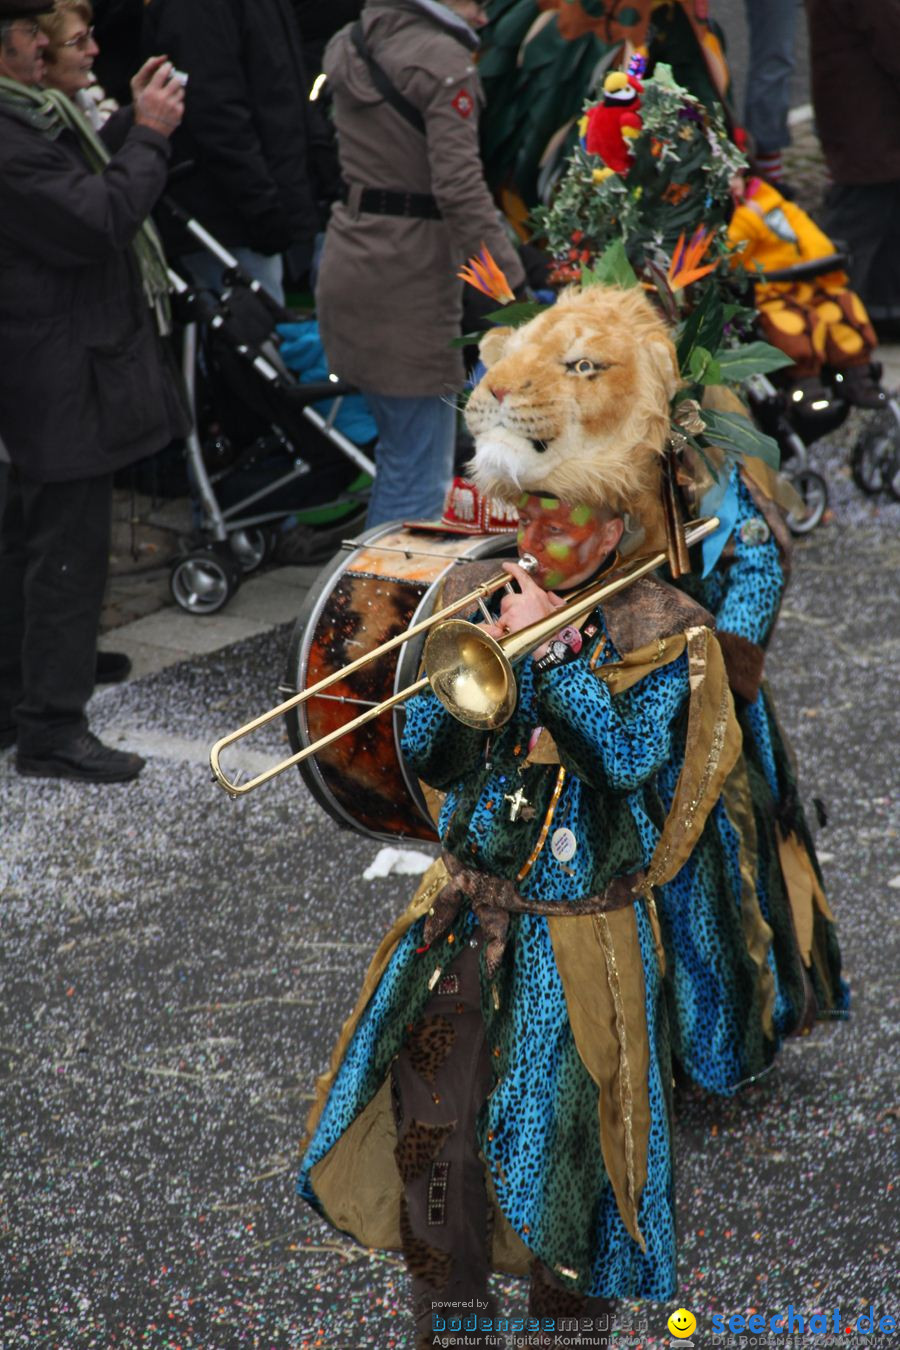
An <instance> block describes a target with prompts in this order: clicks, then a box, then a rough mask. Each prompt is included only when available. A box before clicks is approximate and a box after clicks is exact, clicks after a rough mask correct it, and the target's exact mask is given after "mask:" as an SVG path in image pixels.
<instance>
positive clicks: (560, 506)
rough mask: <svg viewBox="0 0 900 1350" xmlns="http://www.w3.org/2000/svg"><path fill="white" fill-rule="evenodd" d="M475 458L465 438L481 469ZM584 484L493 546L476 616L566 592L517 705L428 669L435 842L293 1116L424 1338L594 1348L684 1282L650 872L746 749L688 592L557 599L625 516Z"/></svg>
mask: <svg viewBox="0 0 900 1350" xmlns="http://www.w3.org/2000/svg"><path fill="white" fill-rule="evenodd" d="M525 331H526V330H524V329H523V330H520V333H525ZM477 392H478V391H477V390H476V394H477ZM473 397H475V395H473ZM481 454H482V446H481V444H480V443H479V441H477V440H476V457H475V477H476V479H477V477H478V469H479V457H480V456H481ZM593 467H594V468H596V465H595V466H593ZM496 473H497V467H496V462H494V463H492V466H491V475H492V476H491V483H492V490H493V489H494V488H495V487H496ZM567 481H568V482H570V483H571V482H572V481H573V480H572V478H571V477H569V478H568V479H567ZM591 481H592V487H591V488H590V489H586V490H585V491H584V493H583V494H581V495H579V497H578V499H576V500H573V499H572V497H571V496H570V498H569V499H568V500H563V499H562V498H560V497H557V496H554V484H553V482H552V481H549V480H548V481H546V482H531V483H530V484H529V490H528V491H527V492H526V493H524V494H523V493H522V491H521V489H520V488H518V487H517V484H516V482H515V481H513V480H512V476H511V478H510V482H509V483H508V484H507V485H506V488H507V491H506V492H505V493H504V495H505V496H507V497H509V498H511V499H512V500H516V499H518V521H519V536H518V537H519V549H520V553H522V554H525V553H528V554H531V555H532V556H533V558H534V559H535V560H536V563H537V567H536V569H535V570H534V571H533V572H532V574H531V575H529V574H528V573H527V572H525V571H524V570H523V569H522V568H521V567H519V566H517V565H516V564H515V563H510V564H508V565H507V566H508V570H509V572H510V575H511V576H513V577H514V578H515V579H516V582H517V584H518V587H519V590H518V592H517V593H516V594H512V595H506V596H504V598H503V600H502V601H501V603H500V606H499V614H497V616H496V620H495V622H494V623H493V624H491V625H490V626H489V628H488V631H489V632H490V633H491V634H492V635H494V636H501V635H503V634H507V633H516V632H518V631H520V630H521V629H522V628H524V627H526V626H527V625H528V624H530V623H531V622H533V621H534V620H535V619H538V618H543V617H544V616H547V615H551V614H553V613H554V612H555V611H557V610H560V611H562V614H561V620H560V627H559V631H558V632H557V633H556V635H555V636H554V637H553V639H552V640H550V641H549V642H544V643H542V644H540V645H539V646H538V647H537V648H536V649H535V650H534V651H533V652H532V654H531V656H530V659H526V660H525V661H524V662H523V663H522V664H521V665H520V666H519V667H518V670H517V674H518V676H519V683H518V699H517V703H516V706H515V710H514V712H513V715H512V717H511V719H510V720H509V721H508V722H507V723H506V724H505V725H504V726H502V727H501V728H500V729H499V730H497V731H495V732H493V733H490V734H489V733H485V732H481V731H475V730H472V729H470V728H468V727H465V726H462V725H461V724H460V723H459V722H457V721H456V719H455V718H454V717H453V716H451V715H450V713H449V712H447V710H446V709H445V708H444V706H443V705H442V703H440V702H439V701H438V699H437V698H436V697H435V695H434V694H433V693H431V692H430V691H428V692H426V693H423V694H421V695H419V696H418V697H417V698H415V699H413V700H411V701H410V703H409V704H408V705H407V716H406V724H405V731H404V735H403V752H404V755H405V756H406V758H407V760H408V763H409V764H410V766H411V767H412V769H413V770H414V771H415V772H416V773H418V774H419V775H420V776H421V777H422V778H423V779H424V780H425V782H426V783H428V784H430V785H431V786H432V787H433V788H435V789H438V790H439V791H440V792H443V793H444V794H445V797H444V801H443V806H442V809H441V812H440V818H439V822H438V829H439V833H440V837H441V841H442V844H443V848H444V853H443V857H442V859H441V860H440V862H439V863H437V864H436V865H435V867H434V868H432V869H431V872H430V873H429V874H428V875H427V876H426V879H425V881H424V882H423V885H422V887H420V890H419V892H418V893H417V896H416V897H415V899H414V901H413V903H412V905H411V906H410V908H409V909H408V911H407V912H406V914H405V915H404V916H403V917H402V918H401V919H400V920H399V921H398V923H397V924H396V925H395V927H394V929H393V930H392V932H391V933H390V934H389V935H388V937H387V938H386V939H385V941H384V942H383V943H382V945H381V947H380V948H379V951H378V954H377V955H376V957H375V959H374V961H373V963H372V965H371V967H370V969H369V972H368V975H367V977H366V981H365V983H364V987H363V991H362V994H361V996H360V1000H359V1003H358V1005H357V1008H356V1010H355V1012H354V1014H353V1015H352V1017H351V1018H350V1019H349V1021H348V1022H347V1024H346V1025H345V1027H344V1031H343V1033H342V1037H341V1041H340V1043H339V1045H338V1047H337V1049H336V1051H335V1054H334V1057H333V1060H332V1068H331V1071H330V1073H329V1074H327V1075H325V1076H324V1077H323V1078H322V1079H321V1080H320V1083H319V1094H318V1100H317V1102H316V1105H315V1107H314V1108H313V1111H312V1113H311V1116H310V1122H309V1125H310V1132H311V1137H310V1139H309V1140H308V1142H307V1147H306V1151H305V1156H304V1159H303V1162H302V1165H301V1172H300V1178H299V1190H300V1193H301V1194H302V1195H303V1196H304V1197H305V1198H306V1199H307V1200H309V1201H310V1203H312V1204H313V1205H314V1206H315V1207H316V1208H317V1210H318V1211H319V1212H320V1213H322V1214H324V1215H325V1216H326V1217H327V1218H328V1219H329V1220H330V1221H331V1222H332V1223H334V1224H335V1225H336V1226H337V1227H338V1228H341V1229H342V1230H344V1231H345V1232H349V1233H350V1234H352V1235H353V1236H354V1237H356V1238H357V1240H358V1241H360V1242H362V1243H364V1244H365V1245H367V1246H376V1247H386V1248H388V1249H394V1250H396V1249H400V1250H402V1251H403V1253H404V1256H405V1258H406V1262H407V1266H408V1269H409V1274H410V1278H411V1285H412V1294H413V1315H414V1319H415V1326H416V1340H415V1345H416V1347H417V1350H419V1348H420V1347H424V1346H432V1345H436V1344H439V1345H451V1344H454V1343H459V1344H466V1345H473V1344H485V1345H492V1344H497V1343H498V1334H499V1336H502V1333H503V1332H504V1331H517V1332H519V1333H525V1334H527V1335H529V1336H533V1340H532V1341H531V1343H533V1344H535V1345H538V1344H540V1345H552V1344H566V1345H571V1344H583V1345H602V1344H605V1343H606V1342H607V1340H608V1338H609V1331H610V1319H611V1317H612V1315H613V1304H614V1302H615V1300H618V1299H623V1298H628V1299H634V1298H646V1299H656V1300H666V1299H669V1298H671V1297H672V1296H673V1295H674V1293H675V1290H676V1276H675V1241H674V1189H673V1178H672V1155H671V1146H670V1137H669V1124H668V1111H667V1092H668V1085H669V1084H670V1083H671V1069H670V1066H669V1062H668V1058H667V1049H666V1044H665V1036H664V1032H662V1029H661V1028H662V1025H663V1022H662V1017H663V1013H662V986H661V972H660V965H659V960H658V957H657V952H658V950H659V934H658V927H657V924H656V919H655V911H654V908H653V902H652V897H651V890H650V886H651V884H652V883H655V882H657V881H659V880H660V879H665V877H666V876H667V875H668V869H669V868H670V867H672V866H675V867H676V868H677V867H678V866H680V865H681V862H682V861H683V858H684V856H685V850H689V848H690V845H691V840H692V838H694V837H696V833H699V830H700V828H702V824H703V821H704V819H705V816H706V813H707V811H708V810H709V808H710V807H711V805H712V804H713V802H714V801H715V799H716V796H717V795H718V792H719V787H720V783H721V776H723V775H724V773H726V772H727V771H728V768H730V765H731V763H733V759H734V756H736V754H737V743H736V742H735V727H734V724H733V711H732V710H731V705H730V699H729V696H728V692H727V685H726V683H725V680H724V671H723V667H722V663H721V659H720V656H719V655H718V649H717V647H716V644H715V639H714V638H713V637H712V635H711V633H710V631H709V628H708V627H707V625H708V623H709V616H708V615H707V614H706V612H705V611H704V610H702V609H701V608H700V607H699V606H698V605H696V604H695V603H694V602H693V601H692V600H690V599H689V598H687V597H686V596H684V595H682V594H681V593H679V592H677V591H676V590H675V589H674V588H673V587H671V586H669V585H667V584H666V583H664V582H662V581H659V580H657V579H655V578H650V577H648V578H645V579H644V580H642V581H638V582H636V583H634V584H633V585H632V586H630V587H629V588H628V589H627V590H624V591H622V592H620V593H619V594H618V595H617V596H615V597H614V598H611V599H609V600H604V603H603V604H602V606H598V607H597V608H596V609H595V610H594V611H593V613H592V614H591V615H590V616H589V618H588V620H587V622H584V621H583V620H582V621H581V625H580V627H579V626H576V625H575V624H574V623H570V622H567V621H566V617H565V612H564V610H563V606H564V603H565V600H566V596H567V593H569V592H571V591H572V590H573V589H574V588H576V587H581V586H583V585H585V584H586V583H588V582H591V581H592V579H597V580H598V584H601V585H602V583H603V577H602V573H603V572H604V570H605V569H607V568H610V567H615V565H616V556H615V553H616V548H617V546H618V545H619V544H620V541H621V540H622V536H623V530H624V528H625V521H624V518H623V515H622V514H621V513H620V512H617V511H613V510H611V509H609V508H608V507H607V506H606V505H605V504H604V502H603V500H602V498H599V497H598V494H597V490H596V483H597V482H598V481H601V482H602V478H599V479H598V476H597V475H595V476H594V477H593V479H592V480H591ZM688 630H690V632H689V633H688ZM689 705H690V710H691V724H692V725H695V723H696V724H698V725H699V724H700V723H701V722H702V723H703V725H704V726H707V727H709V728H710V730H709V731H708V732H707V733H706V734H705V735H704V734H700V735H698V737H697V738H696V741H695V743H694V745H693V749H692V756H691V758H690V762H689V763H688V762H686V766H685V767H686V771H687V776H686V780H685V791H686V793H687V798H685V797H680V798H679V800H677V801H676V803H675V804H674V806H673V809H672V812H671V813H670V816H669V818H668V819H667V820H666V821H665V822H663V821H662V820H661V819H660V815H661V813H660V810H659V805H658V800H657V797H656V794H655V791H654V786H653V780H654V774H655V773H656V771H657V769H658V768H659V766H660V765H661V764H663V763H664V762H666V761H667V759H668V758H669V756H670V754H671V751H672V745H673V742H675V743H677V739H678V737H679V735H683V731H682V730H681V728H682V727H683V722H684V719H685V713H686V710H687V709H688V706H689ZM710 709H712V710H714V715H713V716H712V718H710V717H709V710H710ZM723 710H724V711H723ZM688 799H689V800H688ZM493 1270H502V1271H505V1272H511V1273H513V1274H518V1275H522V1276H527V1277H528V1279H529V1293H528V1313H527V1317H524V1316H523V1317H522V1318H520V1319H519V1320H518V1322H512V1323H511V1322H509V1321H508V1320H506V1319H498V1318H497V1317H496V1315H495V1309H494V1306H493V1303H492V1300H491V1298H490V1295H489V1292H488V1278H489V1275H490V1273H491V1272H492V1271H493ZM573 1333H574V1334H573ZM542 1336H543V1339H541V1337H542ZM467 1337H468V1339H466V1338H467ZM579 1337H580V1339H579ZM520 1343H523V1344H524V1343H526V1342H525V1341H524V1340H523V1341H522V1342H520Z"/></svg>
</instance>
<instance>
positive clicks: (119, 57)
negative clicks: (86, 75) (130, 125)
mask: <svg viewBox="0 0 900 1350" xmlns="http://www.w3.org/2000/svg"><path fill="white" fill-rule="evenodd" d="M143 17H144V0H95V4H94V33H95V36H96V38H97V45H98V46H99V48H100V55H99V56H98V57H97V60H96V62H95V63H94V65H95V70H96V74H97V80H98V81H99V83H100V84H101V85H102V86H103V88H104V89H105V90H106V92H107V94H109V96H110V98H114V99H115V100H116V102H117V103H130V102H131V77H132V75H133V74H134V72H135V71H136V70H137V68H138V65H139V64H140V60H141V23H142V21H143Z"/></svg>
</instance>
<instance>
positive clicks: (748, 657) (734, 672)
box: [716, 629, 766, 703]
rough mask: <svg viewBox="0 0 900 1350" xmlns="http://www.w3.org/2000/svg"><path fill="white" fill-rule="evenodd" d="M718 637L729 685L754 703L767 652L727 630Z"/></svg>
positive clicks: (717, 635) (749, 701) (719, 633)
mask: <svg viewBox="0 0 900 1350" xmlns="http://www.w3.org/2000/svg"><path fill="white" fill-rule="evenodd" d="M716 637H717V638H718V639H719V646H720V647H721V648H722V656H723V657H724V659H725V670H726V671H727V673H728V683H729V684H730V685H731V688H732V689H733V691H734V692H735V693H736V694H740V696H741V698H745V699H746V700H747V702H748V703H752V702H753V700H754V699H755V698H756V695H757V694H758V693H759V686H760V684H761V683H762V677H763V665H764V664H765V659H766V654H765V652H764V651H763V649H762V647H759V646H757V644H756V643H755V642H751V641H750V640H749V639H748V638H745V637H742V636H741V634H740V633H729V632H728V630H727V629H725V630H723V631H721V632H717V633H716Z"/></svg>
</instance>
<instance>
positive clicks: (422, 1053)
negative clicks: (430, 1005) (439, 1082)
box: [406, 1013, 456, 1087]
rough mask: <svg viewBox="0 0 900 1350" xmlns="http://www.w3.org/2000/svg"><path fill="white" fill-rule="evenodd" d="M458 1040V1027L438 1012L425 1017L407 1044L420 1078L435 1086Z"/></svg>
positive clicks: (412, 1062) (407, 1049)
mask: <svg viewBox="0 0 900 1350" xmlns="http://www.w3.org/2000/svg"><path fill="white" fill-rule="evenodd" d="M455 1040H456V1028H455V1027H454V1025H453V1023H452V1022H451V1021H450V1020H449V1019H448V1018H446V1017H441V1015H440V1014H439V1013H438V1014H436V1015H435V1016H433V1017H423V1018H422V1021H421V1022H419V1023H418V1025H417V1026H416V1028H415V1030H414V1031H413V1032H412V1033H411V1035H410V1037H409V1040H408V1041H407V1045H406V1053H407V1054H408V1056H409V1062H410V1064H411V1065H412V1067H413V1069H414V1070H415V1071H416V1073H417V1074H418V1075H419V1077H420V1078H424V1079H425V1082H426V1083H430V1084H431V1086H432V1087H434V1080H435V1077H436V1076H437V1071H438V1069H439V1068H440V1067H441V1065H442V1064H443V1063H444V1061H445V1060H446V1059H447V1057H448V1055H449V1054H450V1051H451V1050H452V1049H453V1042H454V1041H455Z"/></svg>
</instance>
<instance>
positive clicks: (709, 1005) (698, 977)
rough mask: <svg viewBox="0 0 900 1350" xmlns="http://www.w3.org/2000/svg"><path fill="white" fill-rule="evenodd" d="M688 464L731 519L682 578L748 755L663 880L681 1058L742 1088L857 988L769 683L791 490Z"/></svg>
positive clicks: (713, 1083)
mask: <svg viewBox="0 0 900 1350" xmlns="http://www.w3.org/2000/svg"><path fill="white" fill-rule="evenodd" d="M717 397H718V399H719V400H720V401H721V399H722V398H728V396H727V395H726V394H725V392H724V391H718V394H717ZM728 406H729V407H731V408H732V410H735V411H737V410H740V405H739V404H738V403H737V401H736V400H734V399H731V398H729V399H728ZM686 460H687V463H686V464H685V470H686V472H685V477H686V478H687V479H689V480H690V483H689V484H688V485H686V497H687V502H686V505H687V507H688V511H689V513H695V514H696V513H698V512H700V513H703V511H704V509H705V508H703V507H702V506H701V505H700V498H701V497H702V496H706V499H707V501H709V500H710V497H709V496H708V495H707V494H711V495H712V497H713V499H714V500H715V505H716V509H717V511H718V513H719V514H720V515H721V517H722V525H721V527H720V529H719V531H717V533H716V534H715V535H714V536H713V537H712V538H711V539H708V540H706V541H704V543H703V545H702V556H698V557H697V558H696V559H695V560H694V562H695V566H694V567H693V568H692V570H691V571H690V572H689V573H687V574H686V575H685V576H684V577H682V578H680V579H679V581H678V583H677V584H678V585H679V586H680V587H682V589H684V590H685V591H686V592H687V593H688V594H690V595H692V596H693V597H694V598H695V599H697V600H698V601H699V602H700V603H701V604H704V605H705V606H706V607H707V608H708V609H709V610H710V612H711V613H712V614H713V615H714V616H715V621H716V632H717V637H718V640H719V643H720V646H721V648H722V652H723V655H724V658H725V664H726V668H727V671H728V676H729V682H730V685H731V689H732V693H733V695H734V698H735V706H736V711H737V715H738V721H739V722H740V725H741V730H742V733H743V755H742V757H741V761H740V762H739V764H738V765H736V766H735V770H734V771H733V773H732V775H731V777H730V778H729V780H728V783H727V784H726V786H725V789H724V791H723V795H722V798H721V799H720V801H719V802H718V803H717V804H716V807H715V809H714V811H713V812H712V813H711V814H710V818H709V820H708V822H707V827H706V831H705V833H704V838H703V840H702V841H701V843H700V844H699V845H698V847H697V848H695V850H694V852H693V854H692V855H691V858H690V859H689V860H688V861H687V863H686V864H685V866H684V868H683V869H682V871H681V872H680V873H679V874H678V875H677V876H676V877H675V878H673V879H672V880H671V881H670V882H668V883H667V884H666V885H665V886H664V887H662V888H661V892H660V895H659V914H660V921H661V924H662V928H663V940H664V945H665V948H666V952H667V956H668V958H669V960H668V966H667V992H668V995H669V1005H670V1021H671V1027H672V1042H673V1053H674V1056H675V1059H676V1062H677V1063H678V1065H679V1066H680V1067H681V1069H682V1070H683V1071H684V1073H685V1074H686V1075H687V1077H688V1078H689V1079H690V1080H691V1081H693V1082H694V1083H696V1084H698V1085H699V1086H700V1087H702V1088H704V1089H706V1090H708V1091H713V1092H717V1093H724V1094H728V1093H731V1092H734V1091H736V1090H737V1089H738V1088H739V1087H740V1086H742V1085H743V1084H745V1083H747V1082H751V1081H753V1080H754V1079H755V1078H756V1077H757V1076H758V1075H759V1074H760V1073H761V1072H763V1071H764V1070H765V1069H766V1067H768V1066H769V1065H770V1064H771V1062H772V1060H773V1058H774V1055H775V1053H776V1051H777V1049H778V1046H779V1044H780V1041H781V1038H782V1037H784V1036H787V1035H791V1034H798V1033H805V1032H807V1031H808V1030H809V1029H810V1027H811V1025H812V1024H813V1023H814V1021H815V1020H816V1018H817V1017H818V1018H821V1019H826V1018H833V1017H842V1016H846V1015H847V1013H848V1010H849V990H848V987H847V985H846V983H845V981H844V980H843V979H842V977H841V955H840V948H839V944H838V939H837V933H836V929H835V923H834V919H833V916H832V914H831V910H830V907H829V905H828V901H827V898H826V895H825V889H824V882H823V878H822V874H821V870H820V867H819V863H818V860H817V858H816V853H815V847H814V844H813V839H812V834H811V831H810V828H809V825H808V822H807V819H806V816H805V813H804V810H803V806H802V803H801V802H800V799H799V796H798V790H797V779H796V770H795V767H794V759H793V755H792V753H791V750H790V747H789V744H788V742H787V740H786V738H785V736H784V733H783V731H782V729H781V727H780V725H779V723H778V719H777V716H776V714H775V708H774V703H773V700H772V695H771V691H770V689H769V688H768V685H767V684H766V683H765V681H764V679H763V666H764V659H765V649H766V647H767V645H768V643H769V641H770V638H771V635H772V631H773V629H774V626H775V621H776V619H777V615H778V610H779V608H780V605H781V600H782V596H783V594H784V589H785V586H786V585H787V582H788V579H789V575H790V557H791V539H790V533H789V531H788V528H787V526H786V524H785V521H784V515H783V512H782V510H781V508H780V507H779V505H778V502H777V499H778V497H779V496H780V495H781V485H780V484H779V482H778V480H777V477H776V475H775V474H774V473H773V472H772V471H771V470H770V469H769V468H768V467H767V466H766V465H765V464H763V463H762V462H761V461H759V460H754V459H752V458H748V459H747V460H746V461H745V462H744V464H743V465H742V466H739V467H738V466H735V467H732V468H731V470H730V472H729V473H727V475H726V487H725V491H724V494H723V492H722V491H721V490H717V489H716V488H715V487H714V485H713V482H712V479H711V476H710V474H709V471H708V470H707V469H706V468H705V466H703V465H702V464H700V462H699V461H698V460H696V459H695V457H694V456H693V455H691V454H688V455H687V456H686ZM720 467H721V466H720ZM698 552H699V550H698ZM677 773H678V765H677V762H676V763H673V764H671V765H669V766H667V767H666V769H664V770H663V771H662V772H661V774H660V776H659V779H658V785H659V789H660V793H661V796H662V798H663V800H664V801H666V800H669V799H671V795H672V793H673V791H674V785H675V782H676V780H677Z"/></svg>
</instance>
